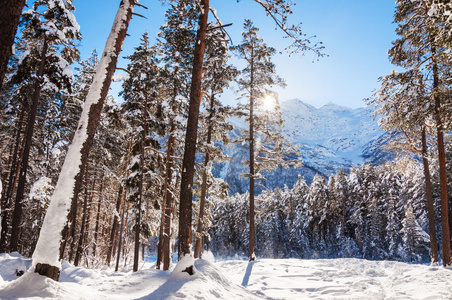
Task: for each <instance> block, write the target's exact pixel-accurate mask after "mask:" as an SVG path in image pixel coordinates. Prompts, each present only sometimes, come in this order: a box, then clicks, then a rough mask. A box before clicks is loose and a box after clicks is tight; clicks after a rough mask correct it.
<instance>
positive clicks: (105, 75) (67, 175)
mask: <svg viewBox="0 0 452 300" xmlns="http://www.w3.org/2000/svg"><path fill="white" fill-rule="evenodd" d="M134 4H135V0H122V1H121V4H120V7H119V9H118V12H117V14H116V17H115V20H114V23H113V27H112V29H111V32H110V35H109V37H108V39H107V43H106V45H105V49H104V52H103V54H102V58H101V60H100V63H99V66H98V67H97V70H96V74H95V76H94V81H93V83H92V85H91V87H90V89H89V92H88V95H87V97H86V101H85V105H84V107H83V112H82V115H81V118H80V121H79V124H78V127H77V131H76V132H75V135H74V138H73V140H72V144H71V145H70V146H69V149H68V153H67V155H66V159H65V161H64V164H63V167H62V170H61V173H60V176H59V178H58V182H57V185H56V187H55V191H54V193H53V196H52V199H51V202H50V205H49V208H48V210H47V213H46V216H45V219H44V223H43V226H42V229H41V233H40V236H39V240H38V243H37V245H36V249H35V252H34V253H33V264H32V268H34V270H35V272H37V273H39V274H41V275H45V276H47V277H50V278H52V279H54V280H56V281H58V279H59V274H60V268H61V263H60V262H59V261H58V253H59V246H60V240H61V232H62V230H63V228H64V225H65V223H66V217H67V214H68V210H69V207H70V204H71V199H72V198H73V197H74V196H75V195H76V194H77V191H78V189H79V187H80V184H81V179H82V176H83V170H84V168H85V164H86V160H87V158H88V154H89V149H90V147H91V144H92V141H93V138H94V134H95V131H96V128H97V125H98V123H99V119H100V115H101V112H102V108H103V104H104V101H105V98H106V97H107V94H108V90H109V88H110V83H111V78H112V76H113V73H114V71H115V69H116V63H117V60H118V57H119V54H120V52H121V47H122V44H123V42H124V39H125V36H126V33H127V28H128V25H129V22H130V19H131V17H132V11H133V6H134Z"/></svg>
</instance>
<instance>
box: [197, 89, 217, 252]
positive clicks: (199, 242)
mask: <svg viewBox="0 0 452 300" xmlns="http://www.w3.org/2000/svg"><path fill="white" fill-rule="evenodd" d="M214 103H215V95H214V94H212V95H211V96H210V112H209V117H208V120H207V126H208V128H207V141H206V143H207V145H209V144H210V142H211V141H212V128H213V124H212V118H213V114H214V111H213V107H214ZM209 162H210V157H209V151H208V150H206V153H205V156H204V170H203V172H202V185H201V198H200V200H199V220H198V227H197V228H196V233H197V236H196V242H195V258H201V253H202V240H203V235H202V234H203V227H204V221H203V218H204V210H205V206H206V194H207V171H206V169H207V166H208V165H209Z"/></svg>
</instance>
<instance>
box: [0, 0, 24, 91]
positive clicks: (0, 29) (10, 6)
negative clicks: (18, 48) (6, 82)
mask: <svg viewBox="0 0 452 300" xmlns="http://www.w3.org/2000/svg"><path fill="white" fill-rule="evenodd" d="M25 2H26V0H3V1H2V2H1V6H2V9H0V41H2V42H1V43H0V88H1V87H2V83H3V79H4V78H5V73H6V71H7V68H8V61H9V58H10V57H11V55H12V52H13V51H12V49H13V45H14V38H15V36H16V31H17V26H18V25H19V20H20V16H21V14H22V9H23V8H24V6H25Z"/></svg>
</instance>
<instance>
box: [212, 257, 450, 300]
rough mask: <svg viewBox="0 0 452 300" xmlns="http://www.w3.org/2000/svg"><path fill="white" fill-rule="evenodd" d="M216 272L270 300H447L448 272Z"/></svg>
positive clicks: (329, 262)
mask: <svg viewBox="0 0 452 300" xmlns="http://www.w3.org/2000/svg"><path fill="white" fill-rule="evenodd" d="M217 266H219V267H220V269H221V270H222V271H223V272H224V273H225V274H227V276H228V277H229V278H230V279H231V281H232V282H235V283H237V284H244V283H247V284H246V287H247V288H248V289H249V290H250V291H253V292H255V293H258V294H261V295H263V296H264V295H265V296H267V297H269V298H272V299H360V300H362V299H369V300H370V299H372V300H378V299H382V300H383V299H386V300H389V299H452V270H450V269H444V268H443V267H430V266H425V265H418V264H416V265H414V264H406V263H401V262H393V261H367V260H362V259H320V260H299V259H278V260H277V259H261V260H258V261H256V262H254V263H250V264H248V262H246V261H237V260H233V261H223V262H218V263H217ZM244 285H245V284H244Z"/></svg>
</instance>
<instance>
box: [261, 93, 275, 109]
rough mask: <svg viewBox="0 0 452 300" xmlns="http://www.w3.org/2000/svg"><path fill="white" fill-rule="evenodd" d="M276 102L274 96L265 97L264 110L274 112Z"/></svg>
mask: <svg viewBox="0 0 452 300" xmlns="http://www.w3.org/2000/svg"><path fill="white" fill-rule="evenodd" d="M275 103H276V100H275V98H274V97H273V96H272V95H265V96H264V98H262V108H263V109H264V110H274V109H275Z"/></svg>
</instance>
